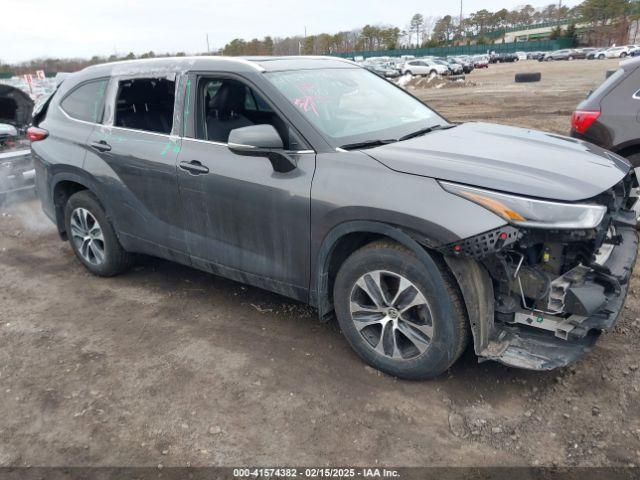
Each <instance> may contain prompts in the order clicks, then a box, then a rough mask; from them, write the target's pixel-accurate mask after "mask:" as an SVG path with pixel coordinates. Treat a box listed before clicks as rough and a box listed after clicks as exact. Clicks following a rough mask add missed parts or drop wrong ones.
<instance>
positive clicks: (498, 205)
mask: <svg viewBox="0 0 640 480" xmlns="http://www.w3.org/2000/svg"><path fill="white" fill-rule="evenodd" d="M439 183H440V185H441V186H442V188H444V189H445V190H446V191H447V192H449V193H453V194H454V195H458V196H460V197H463V198H466V199H467V200H471V201H472V202H475V203H477V204H478V205H481V206H483V207H484V208H486V209H488V210H490V211H492V212H493V213H495V214H497V215H499V216H501V217H502V218H504V219H505V220H506V221H508V222H509V223H511V224H513V225H518V226H522V227H531V228H550V229H555V228H558V229H568V228H595V227H597V226H598V225H599V224H600V222H601V221H602V218H603V217H604V214H605V213H606V211H607V209H606V207H604V206H602V205H592V204H574V203H560V202H550V201H547V200H535V199H533V198H526V197H519V196H516V195H508V194H505V193H498V192H492V191H491V190H483V189H481V188H475V187H468V186H466V185H459V184H457V183H451V182H439Z"/></svg>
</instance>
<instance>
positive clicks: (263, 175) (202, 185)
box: [178, 74, 315, 299]
mask: <svg viewBox="0 0 640 480" xmlns="http://www.w3.org/2000/svg"><path fill="white" fill-rule="evenodd" d="M190 82H191V83H190V85H191V86H193V88H189V89H188V90H190V92H191V96H190V97H189V98H190V100H188V101H189V102H190V103H189V104H190V105H192V106H193V108H188V110H189V111H190V112H191V113H192V115H190V119H191V120H190V122H191V124H190V125H191V126H189V124H187V127H188V132H187V135H186V137H185V138H184V139H183V144H182V149H181V151H180V154H179V157H178V166H179V168H178V179H179V184H180V193H181V198H182V204H183V206H184V215H185V218H186V227H187V230H188V244H189V251H190V253H191V255H192V263H193V264H194V265H196V266H198V267H200V268H204V269H206V270H209V271H211V272H214V273H220V274H222V275H225V276H227V277H230V278H234V279H236V280H240V281H243V282H247V283H251V284H254V285H257V286H261V287H263V288H267V289H270V290H273V291H277V292H280V293H283V294H286V295H288V296H291V297H294V298H299V299H306V295H307V293H308V285H309V256H310V253H309V249H310V194H311V180H312V177H313V173H314V170H315V152H314V151H313V150H310V149H309V147H308V146H307V144H306V143H305V142H304V141H303V140H301V139H300V137H299V135H298V134H297V133H296V132H295V131H294V129H293V128H292V127H291V125H290V124H289V123H288V122H287V121H286V120H285V119H284V118H283V117H282V115H281V114H280V113H278V112H277V111H276V109H275V108H274V105H273V103H271V102H268V101H267V99H266V97H265V96H264V95H263V94H262V93H261V92H259V91H258V90H257V88H256V87H255V86H254V85H253V84H249V83H248V82H247V81H246V80H244V79H242V78H240V77H237V76H234V75H230V74H203V75H195V74H194V75H192V76H191V77H190ZM186 115H187V114H186V113H185V116H186ZM259 124H271V125H273V126H274V127H275V128H276V130H278V132H280V135H281V137H282V138H283V142H284V144H285V148H287V149H288V150H290V152H291V153H290V156H291V157H292V158H293V159H294V160H295V162H296V164H297V167H296V168H295V169H294V170H293V171H291V172H289V173H277V172H275V171H274V169H273V167H272V165H271V163H270V162H269V160H268V159H266V158H264V157H258V156H244V155H242V156H241V155H237V154H235V153H233V152H232V151H231V150H229V148H228V147H227V139H228V135H229V132H230V131H231V130H232V129H234V128H241V127H245V126H250V125H259ZM189 130H190V131H189Z"/></svg>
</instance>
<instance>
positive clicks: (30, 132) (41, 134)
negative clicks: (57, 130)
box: [27, 127, 49, 142]
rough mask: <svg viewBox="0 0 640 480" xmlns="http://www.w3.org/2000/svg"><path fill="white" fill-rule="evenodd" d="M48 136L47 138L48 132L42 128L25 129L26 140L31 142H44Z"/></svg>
mask: <svg viewBox="0 0 640 480" xmlns="http://www.w3.org/2000/svg"><path fill="white" fill-rule="evenodd" d="M48 136H49V132H47V131H46V130H45V129H43V128H38V127H29V128H28V129H27V138H28V139H29V140H30V141H31V142H39V141H40V140H44V139H45V138H47V137H48Z"/></svg>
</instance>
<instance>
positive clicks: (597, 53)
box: [587, 47, 609, 60]
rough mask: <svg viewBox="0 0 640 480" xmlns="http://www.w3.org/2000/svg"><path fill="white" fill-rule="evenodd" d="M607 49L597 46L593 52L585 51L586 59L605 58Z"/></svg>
mask: <svg viewBox="0 0 640 480" xmlns="http://www.w3.org/2000/svg"><path fill="white" fill-rule="evenodd" d="M608 49H609V47H605V48H598V49H596V50H594V51H593V52H589V53H587V60H603V59H605V58H607V56H606V51H607V50H608Z"/></svg>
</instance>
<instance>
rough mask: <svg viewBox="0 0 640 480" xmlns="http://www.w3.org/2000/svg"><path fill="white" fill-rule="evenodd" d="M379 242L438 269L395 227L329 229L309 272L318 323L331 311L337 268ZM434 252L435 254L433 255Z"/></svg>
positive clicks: (363, 224)
mask: <svg viewBox="0 0 640 480" xmlns="http://www.w3.org/2000/svg"><path fill="white" fill-rule="evenodd" d="M381 239H389V240H393V241H395V242H397V243H399V244H400V245H402V246H404V247H406V248H408V249H409V250H411V251H412V252H413V253H415V255H416V256H417V257H418V258H419V259H420V260H421V261H422V263H423V264H424V265H425V267H426V268H427V269H428V270H429V271H430V272H431V273H433V274H437V272H438V267H437V265H436V263H435V262H434V261H433V259H432V258H431V257H430V255H429V253H428V251H427V249H426V247H425V246H423V244H422V243H420V242H419V241H418V240H416V239H415V238H414V237H413V236H412V235H411V233H410V232H407V231H406V230H405V229H402V228H401V227H398V226H395V225H389V224H386V223H381V222H375V221H350V222H346V223H342V224H340V225H338V226H337V227H335V228H334V229H333V230H331V231H330V232H329V233H328V234H327V235H326V236H325V238H324V240H323V242H322V244H321V246H320V249H319V251H318V254H317V256H316V258H317V260H316V265H315V267H316V268H315V269H314V270H313V272H314V274H313V277H312V284H311V288H310V299H309V303H310V304H311V305H312V306H314V307H316V308H317V309H318V315H319V317H320V319H321V320H327V319H329V318H330V317H331V315H332V312H333V299H332V295H331V292H332V289H333V282H334V280H335V275H336V274H337V271H338V269H339V268H340V265H341V264H342V262H344V260H346V259H347V258H348V257H349V256H350V255H351V254H352V253H353V252H355V251H356V250H358V249H359V248H361V247H363V246H365V245H367V244H369V243H371V242H373V241H376V240H381ZM433 253H435V252H433Z"/></svg>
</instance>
